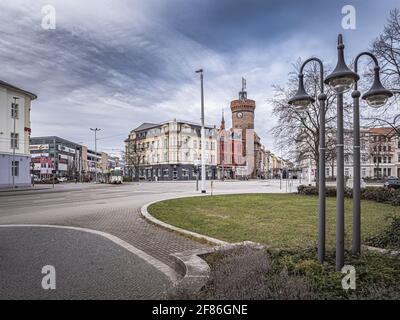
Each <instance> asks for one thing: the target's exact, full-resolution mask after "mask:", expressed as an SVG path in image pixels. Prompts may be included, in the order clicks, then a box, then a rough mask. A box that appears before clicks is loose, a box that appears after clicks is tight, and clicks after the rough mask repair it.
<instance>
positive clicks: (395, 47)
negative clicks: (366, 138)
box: [364, 8, 400, 135]
mask: <svg viewBox="0 0 400 320" xmlns="http://www.w3.org/2000/svg"><path fill="white" fill-rule="evenodd" d="M371 51H372V52H373V53H374V54H375V55H376V56H377V57H378V60H379V63H380V66H381V75H382V82H383V83H384V85H385V86H386V87H387V88H389V89H391V90H393V91H394V92H397V93H400V9H398V8H396V9H393V10H392V11H390V13H389V18H388V20H387V22H386V25H385V27H384V29H383V32H382V34H381V35H380V36H379V37H378V38H376V39H375V41H374V42H373V44H372V48H371ZM398 102H399V96H398V95H395V98H394V99H391V101H389V103H388V104H386V105H385V107H384V108H381V109H379V111H377V110H373V113H371V114H366V115H365V116H364V118H365V120H367V123H368V124H369V125H370V126H386V127H391V128H393V129H394V130H395V131H396V132H397V134H399V135H400V112H399V107H398Z"/></svg>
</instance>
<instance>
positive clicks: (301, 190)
mask: <svg viewBox="0 0 400 320" xmlns="http://www.w3.org/2000/svg"><path fill="white" fill-rule="evenodd" d="M297 193H298V194H302V195H306V196H317V195H318V193H319V192H318V188H317V187H314V186H304V185H301V186H298V187H297ZM325 195H326V196H327V197H336V188H335V187H326V188H325ZM344 195H345V197H347V198H351V197H352V196H353V192H352V189H350V188H344Z"/></svg>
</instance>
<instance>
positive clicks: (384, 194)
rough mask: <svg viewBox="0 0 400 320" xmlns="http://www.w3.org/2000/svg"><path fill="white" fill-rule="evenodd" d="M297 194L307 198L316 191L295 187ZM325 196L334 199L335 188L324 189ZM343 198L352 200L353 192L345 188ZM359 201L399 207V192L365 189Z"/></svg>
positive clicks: (315, 188) (313, 188) (308, 187)
mask: <svg viewBox="0 0 400 320" xmlns="http://www.w3.org/2000/svg"><path fill="white" fill-rule="evenodd" d="M297 193H298V194H302V195H307V196H317V195H318V189H317V187H314V186H305V185H301V186H298V187H297ZM325 194H326V196H327V197H336V188H335V187H326V191H325ZM344 196H345V197H346V198H352V197H353V190H352V189H350V188H345V189H344ZM361 199H363V200H371V201H376V202H382V203H389V204H392V205H393V206H400V190H393V189H387V188H383V187H367V188H363V189H361Z"/></svg>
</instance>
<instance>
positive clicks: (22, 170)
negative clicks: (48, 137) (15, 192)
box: [0, 81, 37, 188]
mask: <svg viewBox="0 0 400 320" xmlns="http://www.w3.org/2000/svg"><path fill="white" fill-rule="evenodd" d="M36 98H37V96H36V95H35V94H33V93H30V92H28V91H25V90H22V89H20V88H17V87H15V86H13V85H11V84H9V83H6V82H4V81H0V188H11V187H27V186H30V185H31V175H30V167H31V159H30V154H29V136H30V133H31V122H30V111H31V102H32V101H33V100H35V99H36Z"/></svg>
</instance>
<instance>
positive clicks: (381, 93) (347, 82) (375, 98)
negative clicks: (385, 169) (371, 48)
mask: <svg viewBox="0 0 400 320" xmlns="http://www.w3.org/2000/svg"><path fill="white" fill-rule="evenodd" d="M363 55H368V56H370V57H371V58H372V59H373V60H374V62H375V69H374V70H375V80H374V83H373V85H372V88H371V89H370V90H369V91H368V92H367V93H365V94H364V95H363V97H362V98H363V99H365V100H366V101H367V103H368V104H369V105H370V106H372V107H380V106H382V105H383V104H385V103H386V101H387V99H388V98H389V97H391V96H392V93H391V92H390V91H388V90H386V89H385V88H384V87H383V86H382V84H381V82H380V79H379V66H378V61H377V59H376V58H375V57H374V56H373V55H372V54H370V53H366V52H363V53H361V54H359V55H358V56H357V58H356V60H355V72H353V71H351V70H350V69H349V68H348V67H347V65H346V63H345V60H344V44H343V39H342V35H339V37H338V63H337V66H336V68H335V70H334V71H333V72H332V73H331V74H330V75H329V76H328V77H327V78H326V79H325V83H327V84H329V85H330V86H331V87H332V88H333V89H334V90H335V91H336V93H337V142H336V148H337V179H336V181H337V182H336V184H337V197H336V270H341V268H342V267H343V264H344V150H343V149H344V145H343V144H344V141H343V93H344V92H346V91H347V90H349V89H350V88H351V86H352V85H353V84H354V88H355V90H354V92H353V93H352V97H353V99H354V104H353V108H354V115H353V119H354V128H353V136H354V146H353V148H354V159H353V162H354V163H353V169H354V174H353V197H354V199H353V253H355V254H358V253H359V252H360V243H361V241H360V239H361V232H360V229H361V228H360V222H361V219H360V217H361V215H360V182H361V179H360V167H361V165H360V114H359V97H360V92H359V91H358V90H357V81H358V80H359V79H360V76H359V75H358V74H357V64H358V60H359V58H360V57H361V56H363Z"/></svg>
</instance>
